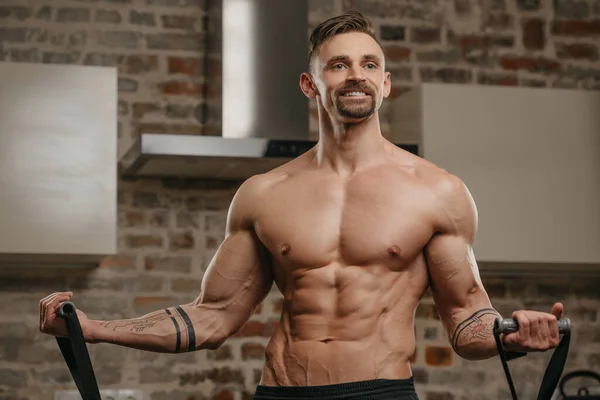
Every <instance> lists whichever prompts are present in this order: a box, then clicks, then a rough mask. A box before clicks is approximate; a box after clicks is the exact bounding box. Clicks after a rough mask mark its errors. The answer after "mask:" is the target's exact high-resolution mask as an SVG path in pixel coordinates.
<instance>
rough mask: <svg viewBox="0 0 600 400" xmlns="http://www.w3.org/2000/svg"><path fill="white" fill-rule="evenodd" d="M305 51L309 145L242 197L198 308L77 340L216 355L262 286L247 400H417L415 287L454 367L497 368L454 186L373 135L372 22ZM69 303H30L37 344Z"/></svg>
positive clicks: (344, 18) (58, 323)
mask: <svg viewBox="0 0 600 400" xmlns="http://www.w3.org/2000/svg"><path fill="white" fill-rule="evenodd" d="M310 44H311V48H310V55H309V59H310V66H309V69H308V72H306V73H304V74H302V75H301V77H300V88H301V90H302V92H303V93H304V94H305V95H306V96H307V97H308V98H311V99H316V102H317V104H318V113H319V114H318V115H319V141H318V144H317V145H316V146H315V147H314V148H313V149H311V150H309V151H308V152H306V153H304V154H303V155H301V156H300V157H298V158H296V159H294V160H292V161H291V162H289V163H287V164H285V165H283V166H281V167H279V168H276V169H274V170H272V171H270V172H268V173H265V174H261V175H256V176H253V177H251V178H249V179H248V180H246V181H245V182H244V183H243V184H242V185H241V186H240V188H239V190H238V191H237V193H236V195H235V196H234V199H233V201H232V203H231V206H230V209H229V212H228V217H227V228H226V237H225V240H224V242H223V243H222V244H221V245H220V247H219V249H218V250H217V252H216V254H215V256H214V258H213V259H212V260H211V262H210V263H209V265H208V266H207V270H206V272H205V275H204V277H203V283H202V289H201V292H200V294H199V296H198V298H197V300H195V301H194V302H192V303H190V304H183V305H180V306H176V307H172V308H168V309H164V310H159V311H156V312H153V313H150V314H148V315H145V316H142V317H140V318H133V319H127V320H121V321H97V320H91V319H88V318H87V317H86V316H85V314H84V313H83V312H80V311H79V318H80V322H81V324H82V327H83V332H84V336H85V338H86V341H87V342H89V343H100V342H105V343H113V344H116V345H120V346H127V347H132V348H136V349H142V350H147V351H153V352H169V353H180V352H190V351H197V350H203V349H210V350H213V349H217V348H219V346H221V345H222V344H223V343H224V342H225V341H226V340H227V339H228V338H229V337H231V336H232V335H233V334H234V333H236V332H237V331H238V330H239V329H240V328H241V327H242V326H243V325H244V323H245V322H246V321H248V319H249V318H250V316H251V315H252V313H253V311H254V309H255V308H256V307H257V306H258V305H259V304H260V303H261V301H263V300H264V299H265V297H266V296H267V294H268V293H269V291H270V289H271V287H272V284H273V282H275V284H276V285H277V287H278V289H279V290H280V291H281V293H282V294H283V298H284V303H283V310H282V313H281V319H280V323H279V326H278V328H277V330H276V332H275V333H274V334H273V336H272V338H271V340H270V342H269V344H268V346H267V348H266V352H265V364H264V369H263V375H262V380H261V382H260V384H259V385H258V387H257V390H256V394H255V399H257V400H258V399H261V400H266V399H269V400H274V399H283V398H290V397H293V398H295V399H301V398H304V399H309V398H314V399H324V398H329V399H335V398H338V397H339V398H342V397H343V398H344V399H351V398H356V399H358V398H369V399H391V398H394V399H407V400H408V399H411V400H412V399H417V395H416V392H415V390H414V387H413V379H412V373H411V367H410V361H409V360H410V358H411V356H412V354H413V352H414V349H415V337H414V313H415V308H416V307H417V305H418V303H419V301H420V299H421V298H422V296H423V295H424V293H425V292H426V290H427V289H428V288H431V292H432V295H433V298H434V300H435V304H436V307H437V310H438V312H439V316H440V320H441V323H442V324H443V326H444V329H445V331H446V333H447V335H448V340H449V341H450V343H451V344H452V347H453V349H454V351H455V352H456V354H458V356H460V357H463V358H465V359H468V360H481V359H486V358H490V357H493V356H496V355H497V350H496V346H495V341H494V337H493V333H492V327H493V323H494V320H495V319H496V318H497V317H498V316H499V314H498V312H496V311H495V310H494V308H493V307H492V305H491V303H490V299H489V297H488V295H487V293H486V290H485V288H484V287H483V285H482V283H481V280H480V277H479V273H478V268H477V264H476V261H475V256H474V254H473V251H472V248H471V244H472V242H473V240H474V237H475V232H476V227H477V212H476V208H475V204H474V203H473V199H472V198H471V196H470V194H469V192H468V190H467V188H466V187H465V185H464V184H463V182H462V181H461V180H460V179H459V178H457V177H456V176H453V175H451V174H449V173H448V172H446V171H444V170H442V169H440V168H438V167H436V166H435V165H432V164H431V163H429V162H427V161H425V160H423V159H422V158H419V157H417V156H414V155H412V154H410V153H407V152H405V151H403V150H401V149H399V148H398V147H397V146H395V145H393V144H392V143H390V142H389V141H387V140H386V139H384V138H383V137H382V133H381V129H380V122H379V114H378V111H379V109H380V106H381V104H382V101H383V99H384V98H386V97H388V96H389V94H390V89H391V83H390V73H389V72H386V70H385V57H384V52H383V49H382V47H381V45H380V44H379V43H378V41H377V39H376V37H375V34H374V30H373V27H372V25H371V24H370V22H369V20H367V19H366V18H364V17H363V16H362V15H361V14H360V13H357V12H347V13H344V14H342V15H340V16H337V17H335V18H331V19H329V20H326V21H324V22H323V23H321V24H320V25H319V26H317V27H316V28H315V29H314V31H313V33H312V35H311V39H310ZM72 296H73V293H71V292H61V293H55V294H52V295H50V296H48V297H46V298H44V299H43V300H41V301H40V330H41V331H42V332H43V333H47V334H50V335H54V336H66V329H65V326H64V323H63V321H62V319H60V318H57V316H56V314H55V311H56V309H57V308H58V307H59V305H60V303H61V302H64V301H66V300H70V299H71V298H72ZM562 312H563V306H562V304H560V303H556V304H555V305H554V306H553V308H552V310H551V313H543V312H537V311H527V310H522V311H516V312H515V313H514V314H513V315H511V317H513V318H515V319H516V320H517V321H518V323H519V326H520V329H519V331H518V332H515V333H511V334H508V335H505V336H503V343H504V345H505V348H506V349H507V350H510V351H521V352H532V351H545V350H548V349H551V348H555V347H556V346H557V345H558V343H559V339H560V338H559V330H558V324H557V319H559V318H560V317H561V314H562ZM475 333H476V334H475Z"/></svg>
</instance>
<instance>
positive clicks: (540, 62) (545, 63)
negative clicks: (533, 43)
mask: <svg viewBox="0 0 600 400" xmlns="http://www.w3.org/2000/svg"><path fill="white" fill-rule="evenodd" d="M500 65H501V66H502V68H504V69H507V70H511V71H518V70H527V71H529V72H546V73H548V72H556V71H558V70H559V69H560V63H558V62H557V61H554V60H549V59H547V58H543V57H520V56H507V57H504V58H502V59H501V60H500Z"/></svg>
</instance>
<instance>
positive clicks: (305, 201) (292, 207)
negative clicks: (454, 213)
mask: <svg viewBox="0 0 600 400" xmlns="http://www.w3.org/2000/svg"><path fill="white" fill-rule="evenodd" d="M429 196H430V195H429V192H428V191H427V190H425V189H423V188H420V187H417V186H415V185H404V186H403V185H382V184H381V183H380V182H376V184H371V183H370V182H369V181H366V182H357V183H355V184H352V185H347V186H339V185H326V184H320V185H319V184H314V185H311V184H306V185H294V186H292V185H289V186H288V187H285V186H283V185H282V187H280V188H278V189H277V190H274V191H273V193H272V194H271V195H270V196H268V197H267V198H266V199H265V202H264V204H263V205H262V207H261V208H260V210H261V211H260V212H259V213H258V215H257V218H256V225H255V229H256V232H257V234H258V236H259V238H260V239H261V241H262V242H263V244H264V245H265V246H266V247H267V248H268V250H269V252H270V253H271V254H272V256H273V257H274V258H275V259H276V260H278V261H279V262H280V263H282V264H285V265H294V266H297V267H300V268H302V267H306V268H318V267H321V266H325V265H329V264H331V263H340V264H343V265H387V266H389V267H390V268H394V266H396V267H398V268H400V267H401V266H402V265H405V264H406V263H408V262H410V261H412V260H414V258H415V257H416V256H418V255H419V254H420V252H421V251H422V249H423V247H424V246H425V245H426V244H427V242H428V241H429V239H430V238H431V236H432V235H433V233H434V232H433V228H432V226H433V224H432V218H431V215H432V210H431V206H430V204H432V203H433V202H432V201H431V199H430V197H429Z"/></svg>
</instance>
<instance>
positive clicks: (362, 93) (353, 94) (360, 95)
mask: <svg viewBox="0 0 600 400" xmlns="http://www.w3.org/2000/svg"><path fill="white" fill-rule="evenodd" d="M366 96H368V95H367V94H366V93H365V92H347V93H342V96H341V97H366Z"/></svg>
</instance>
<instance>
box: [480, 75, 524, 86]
mask: <svg viewBox="0 0 600 400" xmlns="http://www.w3.org/2000/svg"><path fill="white" fill-rule="evenodd" d="M477 82H478V83H479V84H480V85H498V86H517V85H518V84H519V78H518V77H517V76H516V75H507V74H498V73H486V72H480V73H479V76H478V77H477Z"/></svg>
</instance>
